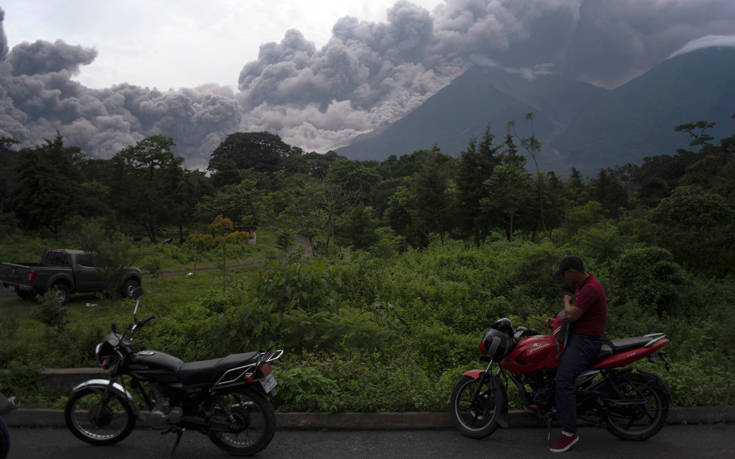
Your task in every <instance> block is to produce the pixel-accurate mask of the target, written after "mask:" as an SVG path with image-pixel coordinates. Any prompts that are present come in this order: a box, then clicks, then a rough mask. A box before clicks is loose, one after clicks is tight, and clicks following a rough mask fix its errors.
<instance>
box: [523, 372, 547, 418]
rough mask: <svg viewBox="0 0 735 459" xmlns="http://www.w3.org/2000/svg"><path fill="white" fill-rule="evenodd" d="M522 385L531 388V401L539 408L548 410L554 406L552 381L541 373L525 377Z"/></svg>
mask: <svg viewBox="0 0 735 459" xmlns="http://www.w3.org/2000/svg"><path fill="white" fill-rule="evenodd" d="M524 383H526V384H528V385H529V386H531V389H532V392H531V401H532V402H533V403H534V404H536V405H537V406H538V407H539V408H541V409H544V410H549V409H551V407H553V406H554V380H553V378H551V377H550V376H549V375H546V374H544V373H543V372H541V371H535V372H533V373H530V374H528V375H526V376H525V378H524Z"/></svg>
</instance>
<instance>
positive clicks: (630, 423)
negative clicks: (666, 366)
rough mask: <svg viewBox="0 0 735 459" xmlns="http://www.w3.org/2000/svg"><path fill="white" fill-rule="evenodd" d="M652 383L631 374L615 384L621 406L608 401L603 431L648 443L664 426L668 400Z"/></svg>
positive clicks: (662, 389)
mask: <svg viewBox="0 0 735 459" xmlns="http://www.w3.org/2000/svg"><path fill="white" fill-rule="evenodd" d="M659 384H663V383H658V382H657V381H655V380H651V379H650V378H648V377H646V376H644V375H641V374H640V373H635V374H632V375H630V376H629V377H628V379H627V381H625V382H623V383H621V384H618V390H619V391H620V393H621V394H622V395H623V396H624V399H623V400H622V402H623V403H616V401H612V402H608V403H606V405H607V430H608V431H609V432H610V433H612V434H613V435H615V436H616V437H618V438H622V439H623V440H638V441H641V440H648V439H649V438H651V437H653V436H654V435H656V433H658V431H659V430H661V428H662V427H663V426H664V424H666V417H667V416H668V413H669V397H668V394H667V393H666V391H665V390H666V389H665V388H662V387H661V386H660V385H659Z"/></svg>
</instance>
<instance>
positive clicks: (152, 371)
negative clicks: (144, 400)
mask: <svg viewBox="0 0 735 459" xmlns="http://www.w3.org/2000/svg"><path fill="white" fill-rule="evenodd" d="M183 364H184V362H183V361H182V360H181V359H179V358H177V357H174V356H173V355H169V354H166V353H165V352H160V351H140V352H136V353H135V354H133V355H132V356H131V358H130V362H129V363H128V365H127V369H128V370H129V371H130V373H132V374H134V375H135V376H137V377H138V378H140V379H143V380H153V381H159V382H163V383H173V382H176V381H178V377H177V376H176V372H177V371H178V369H179V367H181V365H183Z"/></svg>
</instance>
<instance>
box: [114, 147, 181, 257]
mask: <svg viewBox="0 0 735 459" xmlns="http://www.w3.org/2000/svg"><path fill="white" fill-rule="evenodd" d="M173 145H174V142H173V139H171V138H170V137H163V136H153V137H148V138H145V139H143V140H141V141H140V142H138V143H137V144H135V145H134V146H131V147H128V148H126V149H124V150H122V151H121V152H119V153H117V154H116V155H115V156H114V157H113V158H112V163H113V177H112V184H111V186H112V196H114V197H115V199H116V202H115V203H114V206H115V208H116V210H117V211H118V213H119V214H120V215H121V216H122V217H123V218H125V219H126V220H127V221H128V222H130V223H132V224H134V225H140V226H141V227H142V228H143V229H144V231H145V233H146V235H147V236H148V237H149V238H150V240H151V241H152V242H154V243H155V242H157V241H158V235H159V232H160V230H161V227H162V226H164V225H167V224H174V223H176V218H175V216H176V212H175V211H176V209H177V205H178V202H177V190H178V189H179V188H180V186H181V181H182V180H183V170H182V168H181V163H182V162H183V159H182V158H178V157H175V156H174V154H173V152H172V151H171V147H172V146H173Z"/></svg>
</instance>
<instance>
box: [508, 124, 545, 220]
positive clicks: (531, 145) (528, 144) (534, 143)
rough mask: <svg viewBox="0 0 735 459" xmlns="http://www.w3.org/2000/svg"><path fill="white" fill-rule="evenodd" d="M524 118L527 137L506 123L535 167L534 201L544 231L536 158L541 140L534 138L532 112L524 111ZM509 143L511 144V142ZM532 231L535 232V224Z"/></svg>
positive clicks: (541, 191) (542, 198) (542, 189)
mask: <svg viewBox="0 0 735 459" xmlns="http://www.w3.org/2000/svg"><path fill="white" fill-rule="evenodd" d="M525 119H526V121H528V123H529V126H530V130H531V135H530V136H528V137H518V136H517V134H515V129H514V127H515V123H514V122H510V123H508V127H509V129H510V130H512V131H513V134H514V135H515V136H516V137H518V138H519V139H520V141H521V146H522V147H523V149H524V150H526V153H528V156H530V157H531V159H532V160H533V164H534V166H535V167H536V203H537V204H538V216H539V221H540V223H541V230H542V231H543V232H544V233H546V232H547V230H546V222H545V220H544V186H543V183H544V181H543V179H544V176H543V175H542V174H541V170H540V169H539V167H538V160H537V159H536V154H537V153H538V152H539V151H541V142H540V141H539V140H538V139H537V138H536V135H535V134H534V129H533V113H526V116H525ZM509 135H510V133H509ZM511 145H513V143H512V142H511ZM513 146H514V145H513ZM513 153H514V154H515V150H513ZM533 232H534V233H535V232H536V228H535V225H534V229H533Z"/></svg>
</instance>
